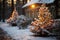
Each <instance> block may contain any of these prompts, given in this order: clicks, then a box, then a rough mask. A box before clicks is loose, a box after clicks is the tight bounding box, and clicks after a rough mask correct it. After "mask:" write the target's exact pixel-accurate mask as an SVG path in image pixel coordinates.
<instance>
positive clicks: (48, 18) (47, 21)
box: [31, 4, 53, 31]
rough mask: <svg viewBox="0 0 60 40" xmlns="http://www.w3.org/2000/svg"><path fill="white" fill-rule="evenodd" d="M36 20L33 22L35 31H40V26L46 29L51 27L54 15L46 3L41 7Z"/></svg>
mask: <svg viewBox="0 0 60 40" xmlns="http://www.w3.org/2000/svg"><path fill="white" fill-rule="evenodd" d="M34 19H35V21H33V22H32V23H31V24H32V25H33V26H32V27H34V29H31V30H34V31H38V30H39V29H40V28H42V29H45V28H48V29H49V28H51V25H52V23H53V20H52V15H51V13H50V11H49V10H48V7H46V4H42V5H41V7H40V9H39V15H38V19H36V18H34Z"/></svg>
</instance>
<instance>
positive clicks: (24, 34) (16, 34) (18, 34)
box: [0, 23, 56, 40]
mask: <svg viewBox="0 0 60 40" xmlns="http://www.w3.org/2000/svg"><path fill="white" fill-rule="evenodd" d="M0 28H2V29H3V30H4V31H6V32H7V34H8V35H10V36H11V37H12V38H13V39H15V40H56V38H55V37H34V36H31V35H33V33H31V32H30V31H29V29H19V28H18V27H11V26H9V24H7V23H0Z"/></svg>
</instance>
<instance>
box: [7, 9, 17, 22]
mask: <svg viewBox="0 0 60 40" xmlns="http://www.w3.org/2000/svg"><path fill="white" fill-rule="evenodd" d="M17 17H18V12H17V11H16V8H14V11H13V13H12V15H11V17H10V18H9V19H7V22H8V23H10V22H15V21H16V20H17Z"/></svg>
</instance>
